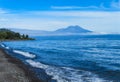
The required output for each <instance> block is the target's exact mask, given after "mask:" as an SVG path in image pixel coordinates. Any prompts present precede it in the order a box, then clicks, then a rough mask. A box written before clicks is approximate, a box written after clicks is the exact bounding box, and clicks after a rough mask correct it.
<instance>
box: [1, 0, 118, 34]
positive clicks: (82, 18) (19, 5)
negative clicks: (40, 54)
mask: <svg viewBox="0 0 120 82" xmlns="http://www.w3.org/2000/svg"><path fill="white" fill-rule="evenodd" d="M119 21H120V0H0V26H1V27H7V28H25V29H39V30H56V29H58V28H64V27H67V26H69V25H80V26H81V27H84V28H86V29H90V30H94V31H97V32H112V33H114V32H119V33H120V31H119V30H120V23H119Z"/></svg>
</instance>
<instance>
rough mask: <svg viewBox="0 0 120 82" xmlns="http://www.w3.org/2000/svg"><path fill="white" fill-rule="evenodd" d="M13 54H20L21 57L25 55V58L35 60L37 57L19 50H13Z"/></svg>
mask: <svg viewBox="0 0 120 82" xmlns="http://www.w3.org/2000/svg"><path fill="white" fill-rule="evenodd" d="M13 52H14V53H17V54H20V55H23V56H25V57H28V58H35V57H36V56H35V55H33V54H30V53H29V52H23V51H19V50H13Z"/></svg>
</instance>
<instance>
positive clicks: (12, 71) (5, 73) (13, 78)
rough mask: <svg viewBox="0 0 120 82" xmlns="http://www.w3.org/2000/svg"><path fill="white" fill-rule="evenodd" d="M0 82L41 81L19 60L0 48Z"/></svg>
mask: <svg viewBox="0 0 120 82" xmlns="http://www.w3.org/2000/svg"><path fill="white" fill-rule="evenodd" d="M0 82H42V81H41V80H40V79H38V78H37V77H35V74H34V73H33V72H32V71H30V70H28V68H27V66H26V65H24V64H23V63H22V62H21V61H20V60H17V59H16V58H13V57H11V56H10V55H8V54H7V53H5V51H4V50H3V49H0Z"/></svg>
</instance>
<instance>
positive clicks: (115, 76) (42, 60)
mask: <svg viewBox="0 0 120 82" xmlns="http://www.w3.org/2000/svg"><path fill="white" fill-rule="evenodd" d="M34 38H36V40H33V41H11V42H3V43H2V44H1V46H2V47H4V48H5V49H6V50H7V51H8V52H9V53H11V55H12V56H15V57H16V58H19V59H20V60H22V61H23V62H24V63H26V64H28V65H30V66H31V67H33V70H34V69H37V70H34V71H35V73H36V75H37V76H38V77H43V76H42V75H41V71H39V69H43V70H44V71H45V73H46V74H47V75H48V76H52V79H55V80H57V82H120V35H81V36H80V35H79V36H40V37H34ZM44 79H45V78H44Z"/></svg>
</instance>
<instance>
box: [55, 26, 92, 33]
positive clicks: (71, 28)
mask: <svg viewBox="0 0 120 82" xmlns="http://www.w3.org/2000/svg"><path fill="white" fill-rule="evenodd" d="M55 32H58V33H87V32H92V31H89V30H87V29H84V28H82V27H80V26H78V25H76V26H69V27H67V28H63V29H58V30H56V31H55Z"/></svg>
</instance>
